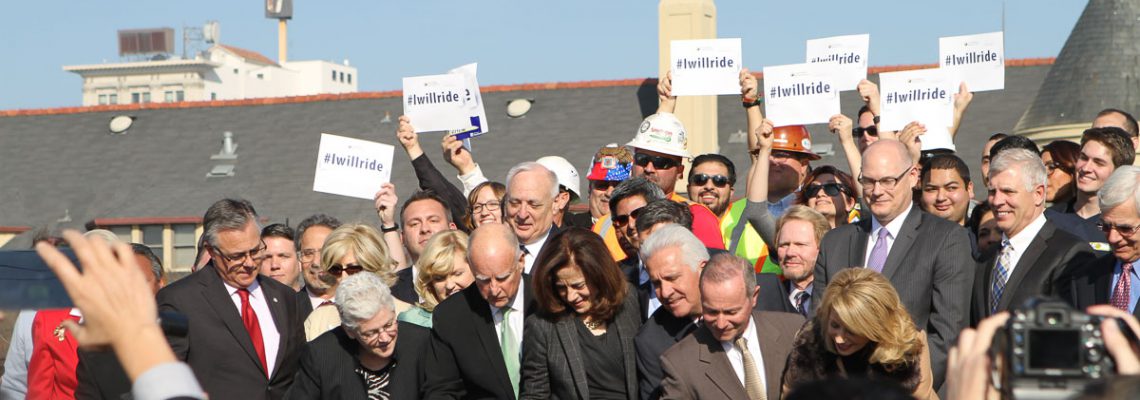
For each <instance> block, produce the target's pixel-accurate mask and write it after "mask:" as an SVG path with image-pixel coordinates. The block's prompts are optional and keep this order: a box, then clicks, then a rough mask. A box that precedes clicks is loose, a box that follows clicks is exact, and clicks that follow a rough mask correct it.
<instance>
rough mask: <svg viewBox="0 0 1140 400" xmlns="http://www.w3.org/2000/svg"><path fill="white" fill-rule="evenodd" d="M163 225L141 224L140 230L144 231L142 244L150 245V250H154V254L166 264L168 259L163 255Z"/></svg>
mask: <svg viewBox="0 0 1140 400" xmlns="http://www.w3.org/2000/svg"><path fill="white" fill-rule="evenodd" d="M162 227H163V226H162V225H139V230H141V231H142V244H143V245H146V247H150V251H153V252H154V255H156V256H158V259H159V260H162V262H163V263H164V264H165V263H166V260H165V259H163V257H162Z"/></svg>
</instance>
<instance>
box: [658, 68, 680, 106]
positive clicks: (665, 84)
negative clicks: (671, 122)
mask: <svg viewBox="0 0 1140 400" xmlns="http://www.w3.org/2000/svg"><path fill="white" fill-rule="evenodd" d="M657 100H658V101H659V102H660V103H659V104H658V105H657V112H659V113H663V112H665V113H672V112H673V111H674V110H676V109H677V96H674V95H673V70H668V71H665V76H664V77H663V78H660V79H658V80H657Z"/></svg>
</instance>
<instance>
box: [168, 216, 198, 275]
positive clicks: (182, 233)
mask: <svg viewBox="0 0 1140 400" xmlns="http://www.w3.org/2000/svg"><path fill="white" fill-rule="evenodd" d="M170 228H171V229H172V230H173V231H174V243H173V248H174V255H173V257H174V261H173V263H171V264H170V266H169V268H170V269H175V268H177V269H189V268H190V267H192V266H193V264H194V258H195V257H196V256H197V255H198V247H197V246H198V238H197V237H196V236H197V235H195V234H194V231H195V228H196V226H195V225H194V224H175V225H171V226H170Z"/></svg>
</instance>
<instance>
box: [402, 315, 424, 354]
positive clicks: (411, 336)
mask: <svg viewBox="0 0 1140 400" xmlns="http://www.w3.org/2000/svg"><path fill="white" fill-rule="evenodd" d="M396 324H397V326H398V327H399V332H400V333H399V337H400V340H399V341H398V342H396V343H397V345H398V346H399V345H404V346H403V347H405V348H406V347H411V348H416V349H418V348H420V346H422V345H423V344H424V343H427V341H428V338H430V337H431V330H430V329H428V328H424V327H422V326H419V325H416V324H414V323H411V322H405V321H399V322H397V323H396Z"/></svg>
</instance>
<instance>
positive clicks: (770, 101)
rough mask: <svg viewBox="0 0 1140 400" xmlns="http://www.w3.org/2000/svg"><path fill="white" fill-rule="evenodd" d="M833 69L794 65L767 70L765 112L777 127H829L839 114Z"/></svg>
mask: <svg viewBox="0 0 1140 400" xmlns="http://www.w3.org/2000/svg"><path fill="white" fill-rule="evenodd" d="M833 72H834V67H833V66H832V65H828V64H791V65H780V66H774V67H764V111H765V115H766V116H767V117H768V118H769V119H771V120H772V121H774V122H775V123H776V124H777V125H780V126H784V125H807V124H818V123H827V121H828V120H829V119H831V116H833V115H835V114H839V113H840V111H839V90H838V88H836V85H835V77H834V75H833Z"/></svg>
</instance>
